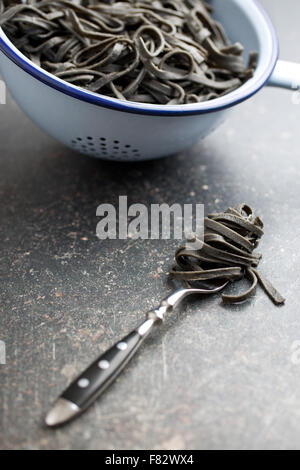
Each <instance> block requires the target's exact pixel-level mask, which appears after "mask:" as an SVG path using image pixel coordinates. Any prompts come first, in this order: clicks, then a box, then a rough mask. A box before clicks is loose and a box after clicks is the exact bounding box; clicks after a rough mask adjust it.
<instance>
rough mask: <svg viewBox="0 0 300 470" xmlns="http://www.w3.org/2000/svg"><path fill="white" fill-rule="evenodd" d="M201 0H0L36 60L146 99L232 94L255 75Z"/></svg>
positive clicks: (1, 20)
mask: <svg viewBox="0 0 300 470" xmlns="http://www.w3.org/2000/svg"><path fill="white" fill-rule="evenodd" d="M224 8H226V2H224ZM211 13H212V9H211V8H210V6H209V5H207V4H205V3H204V2H203V1H201V0H142V1H135V0H127V1H120V2H119V1H114V0H106V1H97V0H73V1H62V0H61V1H60V0H51V1H50V0H27V1H22V0H16V1H11V0H0V26H2V28H3V29H4V31H5V33H6V34H7V36H8V37H9V38H10V40H11V41H12V42H13V43H14V45H15V46H16V47H17V48H18V49H19V50H20V51H21V52H23V53H24V54H25V55H26V56H27V57H28V58H30V59H31V60H32V61H33V62H34V63H35V64H37V65H39V66H41V67H42V68H44V69H45V70H47V71H48V72H50V73H52V74H54V75H56V76H57V77H59V78H60V79H63V80H66V81H67V82H70V83H73V84H75V85H77V86H80V87H83V88H85V89H87V90H90V91H93V92H96V93H101V94H105V95H108V96H112V97H116V98H119V99H123V100H130V101H136V102H144V103H156V104H168V105H175V104H188V103H196V102H202V101H207V100H210V99H213V98H217V97H220V96H222V95H224V94H227V93H229V92H231V91H233V90H235V89H236V88H238V87H239V86H240V85H242V84H243V83H244V82H245V81H246V80H247V79H249V78H250V77H251V76H252V75H253V70H254V68H255V66H256V59H257V54H256V53H255V52H253V53H250V56H249V61H248V64H247V65H245V63H244V60H243V55H242V54H243V46H242V45H241V44H240V43H235V44H231V43H230V42H229V40H228V39H227V37H226V35H225V32H224V30H223V28H222V26H221V24H220V23H219V22H217V21H215V20H214V19H213V17H212V16H211Z"/></svg>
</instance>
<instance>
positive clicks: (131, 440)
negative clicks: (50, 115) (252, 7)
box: [0, 0, 300, 449]
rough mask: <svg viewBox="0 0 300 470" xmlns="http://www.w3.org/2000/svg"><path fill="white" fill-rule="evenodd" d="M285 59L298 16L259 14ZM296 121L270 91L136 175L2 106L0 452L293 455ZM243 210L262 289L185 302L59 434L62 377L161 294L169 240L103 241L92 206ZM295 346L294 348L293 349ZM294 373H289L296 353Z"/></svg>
mask: <svg viewBox="0 0 300 470" xmlns="http://www.w3.org/2000/svg"><path fill="white" fill-rule="evenodd" d="M262 3H263V4H264V5H265V7H266V8H267V9H268V11H269V12H270V14H271V17H272V18H273V20H274V23H275V26H276V27H277V31H278V35H279V38H280V43H281V56H282V57H283V58H286V59H290V60H300V50H299V42H300V30H299V17H300V4H299V3H298V2H295V1H294V0H285V2H280V1H279V0H276V1H274V0H264V1H263V2H262ZM299 122H300V106H296V105H293V104H292V100H291V94H290V93H289V92H288V91H285V90H276V89H267V88H266V89H264V90H262V91H261V92H260V93H259V94H257V95H256V96H255V97H253V98H252V99H251V100H250V101H248V102H246V103H244V104H242V105H239V106H238V107H237V108H236V109H235V110H234V111H233V112H232V114H231V115H230V116H229V118H228V120H227V122H226V124H225V125H223V126H222V127H221V128H220V129H219V130H218V131H217V132H215V133H214V134H213V135H211V136H210V137H209V138H207V139H206V140H205V142H203V143H201V144H199V145H198V146H197V147H196V148H194V149H192V150H191V151H189V152H186V153H185V154H182V155H178V156H174V157H172V158H169V159H166V160H162V161H157V162H149V163H142V164H130V165H126V164H115V163H105V162H101V161H96V160H92V159H88V158H86V157H82V156H79V155H77V154H74V153H73V152H72V151H70V150H68V149H66V148H64V147H62V146H61V145H60V144H59V143H57V142H55V141H54V140H52V139H51V138H49V137H48V136H47V135H45V134H44V133H43V132H41V131H40V130H39V129H38V128H36V127H35V126H34V125H33V124H32V123H31V122H30V120H29V119H28V118H27V117H25V115H24V114H23V113H22V112H21V111H20V110H19V109H18V107H17V106H16V104H15V103H14V102H13V101H12V99H11V98H10V97H8V103H7V105H6V106H3V105H2V106H0V152H1V155H0V175H1V180H0V198H1V203H0V224H1V225H0V227H1V243H0V247H1V248H0V250H1V251H0V276H1V303H0V312H1V313H0V315H1V316H0V340H2V341H5V343H6V347H7V364H6V365H1V366H0V373H1V379H0V380H1V388H0V405H1V435H0V447H1V448H9V449H143V448H146V449H175V448H177V449H193V448H199V449H217V448H225V449H232V448H238V449H245V448H250V449H261V448H266V449H275V448H282V449H295V448H297V449H299V448H300V437H299V436H300V364H297V362H298V361H297V360H292V359H293V356H292V352H293V350H292V348H293V346H294V347H297V343H294V342H295V341H297V340H300V315H299V272H300V271H299V269H300V268H299V249H298V243H299V235H300V232H299V230H300V229H299V222H300V214H299V194H300V193H299V177H300V160H299V145H300V141H299ZM125 194H126V195H128V198H129V203H132V202H141V203H145V204H150V203H152V202H166V203H173V202H179V203H188V202H198V203H205V206H206V210H207V211H211V210H215V209H220V210H221V209H223V208H226V207H227V206H228V205H233V204H235V203H238V202H240V201H247V202H248V203H250V204H251V205H253V206H254V207H256V208H257V210H258V211H259V213H260V214H261V216H262V218H263V219H264V222H265V237H264V239H263V241H262V243H261V250H262V252H263V255H264V256H263V261H262V263H261V269H262V270H263V271H264V273H265V274H266V275H267V276H269V277H270V278H271V279H272V281H273V282H274V284H275V285H277V286H279V287H280V290H281V291H282V293H283V294H284V295H285V296H286V297H287V302H286V305H285V306H284V307H283V308H276V307H275V306H273V304H272V303H271V302H270V300H269V299H268V298H267V297H266V295H264V293H263V292H262V291H261V290H260V289H259V290H258V291H257V295H256V296H255V298H253V299H252V300H251V301H249V302H247V303H245V304H243V305H239V306H235V307H228V306H227V307H225V306H224V305H222V304H221V302H220V298H219V297H214V298H210V299H206V300H201V299H194V300H192V301H191V302H186V303H185V304H184V305H183V306H182V307H181V309H179V310H178V311H177V312H176V313H175V314H174V315H173V316H172V317H171V318H169V319H168V320H167V322H166V323H165V325H164V326H163V327H162V328H161V331H158V330H157V331H156V333H155V334H154V335H153V336H152V337H151V338H149V339H148V340H147V343H146V344H145V346H144V347H143V349H142V350H141V351H140V353H139V355H138V356H137V357H136V358H135V359H134V360H133V361H132V362H131V364H130V366H129V367H128V368H127V369H126V372H125V373H124V374H123V375H122V376H121V377H120V378H119V380H118V381H117V383H116V384H114V385H113V386H112V387H111V388H110V390H109V391H107V392H106V394H105V395H104V396H103V397H102V399H100V400H98V401H97V403H96V404H95V405H94V406H92V407H91V408H90V409H89V410H88V411H87V412H86V413H85V414H84V415H83V416H82V417H81V418H80V419H78V420H76V421H74V422H73V423H72V424H70V425H68V426H66V427H64V428H62V429H58V430H49V429H46V428H45V427H44V425H43V417H44V415H45V413H46V411H47V410H48V408H49V405H50V404H51V402H52V401H53V400H54V399H55V398H56V397H57V395H58V394H59V393H60V392H61V391H62V390H63V389H64V388H65V386H66V385H67V383H68V382H69V381H70V379H71V378H73V377H74V375H76V372H78V371H80V370H81V369H82V367H84V366H87V365H88V364H89V363H90V361H91V360H92V359H94V357H96V356H97V355H98V354H99V352H100V351H103V350H104V349H105V348H107V347H108V346H109V345H110V344H112V343H113V342H114V341H115V340H116V339H118V338H120V337H122V335H123V334H125V333H126V332H127V331H129V330H130V329H131V328H133V327H134V326H135V324H136V322H137V321H139V320H140V319H142V318H143V316H144V312H145V311H147V309H149V308H150V307H152V306H155V304H156V303H157V301H158V300H160V298H161V297H162V296H164V295H165V294H166V293H168V292H169V291H170V286H169V284H168V281H167V271H168V268H169V267H170V266H171V264H172V257H173V253H174V250H175V248H176V246H177V243H176V242H174V241H171V242H167V241H151V240H149V241H143V242H141V241H132V240H128V241H105V242H100V241H99V240H98V239H97V238H96V235H95V230H96V224H97V220H98V219H97V218H96V208H97V206H98V205H99V204H100V203H103V202H110V203H116V202H117V199H118V196H119V195H125ZM298 347H299V346H298ZM294 359H297V355H295V357H294Z"/></svg>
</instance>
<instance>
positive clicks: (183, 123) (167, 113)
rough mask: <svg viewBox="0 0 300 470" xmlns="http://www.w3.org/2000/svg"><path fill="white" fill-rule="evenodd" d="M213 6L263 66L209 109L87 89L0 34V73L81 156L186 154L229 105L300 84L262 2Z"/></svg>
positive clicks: (41, 122)
mask: <svg viewBox="0 0 300 470" xmlns="http://www.w3.org/2000/svg"><path fill="white" fill-rule="evenodd" d="M225 3H226V5H225ZM211 4H212V6H213V8H214V16H215V18H216V19H217V20H219V21H220V22H221V23H222V24H223V26H224V27H225V30H226V31H228V32H229V36H230V39H231V40H232V41H239V42H241V43H242V44H243V45H244V46H245V56H247V55H248V53H249V52H250V51H252V50H256V51H258V52H259V62H258V66H257V69H256V71H255V73H254V76H253V77H252V78H251V79H250V80H249V81H247V82H246V83H245V84H243V85H242V86H241V87H240V88H238V89H237V90H235V91H233V92H231V93H229V94H228V95H226V96H223V97H221V98H217V99H214V100H211V101H208V102H206V103H193V104H185V105H154V104H143V103H134V102H129V101H123V100H119V99H116V98H109V97H106V96H104V95H99V94H95V93H92V92H89V91H86V90H83V89H81V88H79V87H76V86H74V85H72V84H69V83H67V82H65V81H63V80H60V79H59V78H56V77H55V76H53V75H51V74H50V73H48V72H46V71H45V70H43V69H41V68H40V67H38V66H36V65H35V64H33V63H32V62H31V61H30V60H29V59H27V58H26V57H25V56H24V55H23V54H22V53H21V52H19V51H18V50H17V49H16V48H15V47H14V45H13V44H12V43H11V41H10V40H9V39H8V38H7V36H6V35H5V34H4V32H3V30H2V29H1V28H0V51H1V53H0V72H1V74H2V77H3V78H4V80H5V82H6V84H7V87H8V88H9V90H10V92H11V94H12V95H13V97H14V99H15V100H16V102H17V103H18V104H19V106H20V107H21V108H22V109H23V110H24V112H25V113H26V114H28V116H30V118H31V119H32V120H33V121H34V122H35V123H36V124H37V125H38V126H40V127H41V128H42V129H43V130H44V131H46V132H47V133H48V134H50V135H51V136H53V137H54V138H56V139H57V140H59V141H60V142H62V143H63V144H65V145H67V146H68V147H71V148H72V149H74V150H76V151H78V152H80V153H83V154H86V155H90V156H93V157H98V158H102V159H107V160H121V161H137V160H149V159H154V158H159V157H164V156H167V155H171V154H175V153H178V152H182V151H183V150H185V149H187V148H189V147H190V146H192V145H194V144H195V143H196V142H197V141H199V140H200V139H203V138H204V137H206V136H207V135H208V134H209V133H210V132H212V131H213V130H214V129H216V128H217V127H218V126H219V124H220V123H221V122H222V121H223V120H224V118H225V117H226V113H227V112H228V110H229V108H230V107H232V106H233V105H236V104H238V103H240V102H241V101H244V100H246V99H247V98H249V97H250V96H252V95H253V94H254V93H256V92H257V91H258V90H259V89H260V88H262V87H263V86H264V85H273V86H281V87H286V88H290V89H293V88H294V89H295V88H297V87H298V86H300V65H298V64H292V63H288V62H283V61H278V43H277V38H276V34H275V32H274V28H273V26H272V23H271V21H270V19H269V17H268V16H267V14H266V13H265V11H264V10H263V8H262V7H261V6H260V5H259V3H257V1H256V0H226V2H224V0H211Z"/></svg>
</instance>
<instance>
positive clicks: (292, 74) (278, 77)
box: [268, 60, 300, 90]
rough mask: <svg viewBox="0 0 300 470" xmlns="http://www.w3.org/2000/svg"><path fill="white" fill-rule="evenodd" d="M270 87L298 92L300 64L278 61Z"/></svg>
mask: <svg viewBox="0 0 300 470" xmlns="http://www.w3.org/2000/svg"><path fill="white" fill-rule="evenodd" d="M268 85H269V86H276V87H280V88H288V89H289V90H298V89H299V88H300V64H297V63H295V62H287V61H285V60H278V62H277V64H276V67H275V69H274V72H273V74H272V75H271V78H270V79H269V81H268Z"/></svg>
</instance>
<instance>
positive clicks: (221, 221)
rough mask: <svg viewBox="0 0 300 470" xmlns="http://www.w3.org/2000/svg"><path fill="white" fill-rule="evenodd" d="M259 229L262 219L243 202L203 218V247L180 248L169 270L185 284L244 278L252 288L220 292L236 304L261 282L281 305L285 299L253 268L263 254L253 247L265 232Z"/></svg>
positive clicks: (276, 302) (228, 300) (248, 295)
mask: <svg viewBox="0 0 300 470" xmlns="http://www.w3.org/2000/svg"><path fill="white" fill-rule="evenodd" d="M262 229H263V223H262V221H261V219H260V218H259V217H257V216H256V215H255V214H254V213H253V210H252V209H251V207H249V206H248V205H246V204H241V205H239V206H237V207H235V208H234V209H232V208H229V209H227V210H226V211H225V212H222V213H218V214H210V215H208V216H207V217H206V218H205V220H204V240H203V245H202V248H201V249H199V250H197V249H192V248H187V247H181V248H179V249H178V250H177V252H176V255H175V259H176V262H177V266H175V267H174V268H173V269H171V271H170V273H171V274H172V275H173V276H174V277H175V278H178V279H180V280H184V281H186V283H187V284H188V285H190V284H189V283H191V282H193V281H205V282H207V281H208V282H211V283H213V282H215V281H217V280H224V281H226V280H228V281H237V280H240V279H243V278H247V279H248V280H249V281H250V282H251V287H250V288H249V289H248V290H247V291H246V292H244V293H242V294H239V295H227V294H223V295H222V298H223V301H224V302H227V303H236V302H241V301H243V300H246V299H248V298H249V297H250V296H252V295H253V294H254V292H255V290H256V287H257V284H258V283H260V285H261V286H262V287H263V288H264V290H265V291H266V293H267V294H268V295H269V297H270V298H271V299H272V300H273V302H274V303H275V304H276V305H280V304H283V303H284V301H285V299H284V298H283V297H282V296H281V295H280V294H279V292H278V291H277V290H276V289H275V288H274V287H273V286H272V284H271V283H270V282H269V281H268V280H267V279H266V278H265V277H263V276H262V275H261V274H260V273H259V272H258V271H257V269H256V267H257V266H258V264H259V261H260V259H261V257H262V255H261V254H259V253H255V252H254V250H255V248H256V247H257V246H258V243H259V240H260V238H261V237H262V235H263V233H264V232H263V230H262ZM199 242H201V241H200V240H199ZM199 246H201V245H199Z"/></svg>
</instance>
